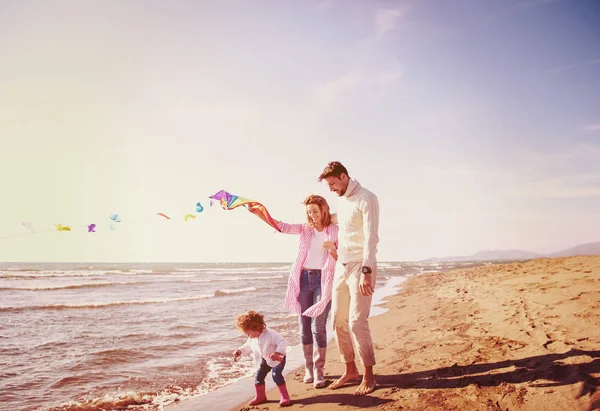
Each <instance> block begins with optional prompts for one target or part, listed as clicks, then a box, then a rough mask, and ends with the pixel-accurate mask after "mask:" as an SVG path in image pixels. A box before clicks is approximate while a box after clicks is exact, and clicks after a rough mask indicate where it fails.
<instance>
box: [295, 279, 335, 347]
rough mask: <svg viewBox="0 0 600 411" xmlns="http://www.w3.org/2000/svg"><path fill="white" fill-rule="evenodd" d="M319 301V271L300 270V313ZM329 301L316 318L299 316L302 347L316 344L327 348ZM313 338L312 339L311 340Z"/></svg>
mask: <svg viewBox="0 0 600 411" xmlns="http://www.w3.org/2000/svg"><path fill="white" fill-rule="evenodd" d="M320 300H321V270H302V273H301V274H300V296H299V297H298V302H299V303H300V308H301V309H302V312H304V311H306V310H307V309H308V308H309V307H310V306H311V305H313V304H316V303H317V302H319V301H320ZM330 310H331V301H330V302H329V304H327V307H326V308H325V310H324V311H323V312H322V313H321V314H319V316H318V317H314V318H313V317H306V316H304V315H301V316H300V335H301V338H302V344H303V345H309V344H313V343H314V344H316V345H317V347H319V348H325V347H327V316H328V315H329V311H330ZM313 336H314V338H313Z"/></svg>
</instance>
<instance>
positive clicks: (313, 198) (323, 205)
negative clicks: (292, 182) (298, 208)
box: [304, 194, 331, 228]
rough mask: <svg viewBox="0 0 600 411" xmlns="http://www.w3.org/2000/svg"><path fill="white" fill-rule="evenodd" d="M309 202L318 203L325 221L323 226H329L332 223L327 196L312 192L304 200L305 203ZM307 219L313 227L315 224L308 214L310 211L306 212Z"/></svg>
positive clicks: (322, 219) (322, 220)
mask: <svg viewBox="0 0 600 411" xmlns="http://www.w3.org/2000/svg"><path fill="white" fill-rule="evenodd" d="M309 204H316V205H317V206H318V207H319V210H321V222H322V223H323V228H325V227H327V226H328V225H329V224H331V214H330V213H329V204H327V200H325V198H323V197H321V196H318V195H315V194H311V195H309V196H308V197H306V199H305V200H304V205H305V206H307V205H309ZM306 220H307V221H308V225H310V226H311V227H313V226H314V223H313V221H312V220H311V218H310V217H309V216H308V212H307V213H306Z"/></svg>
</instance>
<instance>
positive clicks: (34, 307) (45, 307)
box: [0, 287, 256, 312]
mask: <svg viewBox="0 0 600 411" xmlns="http://www.w3.org/2000/svg"><path fill="white" fill-rule="evenodd" d="M251 291H256V288H255V287H246V288H238V289H233V290H216V291H214V292H213V293H212V294H200V295H195V296H192V297H178V298H151V299H147V300H128V301H107V302H97V303H73V304H48V305H30V306H24V307H0V312H20V311H28V310H68V309H90V308H106V307H114V306H119V305H137V304H168V303H177V302H184V301H197V300H204V299H206V298H214V297H223V296H227V295H233V294H240V293H246V292H251Z"/></svg>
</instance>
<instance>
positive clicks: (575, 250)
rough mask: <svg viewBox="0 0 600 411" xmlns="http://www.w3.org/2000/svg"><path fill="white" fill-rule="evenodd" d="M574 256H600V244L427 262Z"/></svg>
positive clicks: (487, 252)
mask: <svg viewBox="0 0 600 411" xmlns="http://www.w3.org/2000/svg"><path fill="white" fill-rule="evenodd" d="M574 255H600V242H597V243H588V244H579V245H576V246H575V247H571V248H567V249H566V250H561V251H557V252H554V253H548V254H541V253H534V252H532V251H524V250H482V251H478V252H476V253H475V254H472V255H466V256H454V257H439V258H428V259H426V260H423V261H426V262H436V261H505V260H511V261H514V260H531V259H534V258H542V257H570V256H574Z"/></svg>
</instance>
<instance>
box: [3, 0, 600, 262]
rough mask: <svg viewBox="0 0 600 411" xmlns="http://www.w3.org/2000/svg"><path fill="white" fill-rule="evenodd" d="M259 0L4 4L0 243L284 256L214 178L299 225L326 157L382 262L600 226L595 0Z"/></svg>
mask: <svg viewBox="0 0 600 411" xmlns="http://www.w3.org/2000/svg"><path fill="white" fill-rule="evenodd" d="M256 4H258V3H256ZM256 4H254V3H252V2H245V1H239V0H238V1H223V2H218V3H215V2H190V1H174V2H169V3H164V2H156V1H135V0H133V1H130V2H125V3H124V2H115V1H106V2H101V3H94V4H92V3H81V2H76V1H67V0H53V1H50V2H45V1H30V2H19V1H5V2H2V3H0V53H1V54H2V56H3V63H2V65H0V88H1V89H2V93H1V94H0V142H1V143H2V150H1V151H0V175H1V176H2V177H0V178H1V187H2V200H3V201H2V213H0V261H21V262H28V261H32V260H33V261H42V260H43V261H47V262H59V261H74V260H77V261H81V262H86V261H97V262H102V261H110V262H119V261H151V260H152V261H178V262H186V261H223V262H224V261H228V262H235V261H245V262H255V261H282V262H291V261H293V259H294V258H295V256H296V253H297V245H298V238H297V237H296V236H285V235H282V234H276V233H274V230H273V229H272V228H271V227H269V226H267V225H266V224H265V223H264V222H262V221H261V220H259V219H258V218H256V217H255V216H253V215H251V214H250V213H248V212H247V211H246V210H243V209H236V210H232V211H223V210H221V209H220V207H218V206H214V207H209V206H208V196H210V195H212V194H214V193H216V192H217V191H219V190H221V189H224V190H227V191H229V192H231V193H233V194H237V195H241V196H243V197H248V198H251V199H255V200H258V201H260V202H262V203H263V204H264V205H265V206H266V207H267V208H268V210H269V211H270V212H271V214H272V215H273V217H274V218H276V219H279V220H284V221H287V222H303V221H304V210H303V206H302V204H301V201H302V200H303V199H304V198H305V197H306V196H307V195H308V194H310V193H316V194H321V195H323V196H325V197H326V198H327V200H328V201H329V202H330V205H331V208H332V210H333V211H335V210H336V208H337V205H336V203H337V198H336V197H335V196H334V195H332V194H331V193H329V192H328V190H327V187H326V186H325V185H324V184H319V183H318V182H317V181H316V179H317V176H318V175H319V174H320V172H321V171H322V169H323V168H324V166H325V165H326V164H327V162H329V161H332V160H338V161H341V162H342V163H344V165H346V167H347V168H348V170H349V172H350V175H351V176H352V177H355V178H357V179H358V181H359V182H360V183H361V184H362V185H363V186H365V187H366V188H368V189H370V190H371V191H373V192H374V193H375V194H377V196H378V197H379V202H380V207H381V221H380V244H379V253H378V259H379V261H419V260H423V259H427V258H434V257H436V256H437V257H446V256H460V255H470V254H473V253H475V252H477V251H479V250H488V249H520V250H528V251H533V252H538V253H550V252H555V251H559V250H562V249H566V248H569V247H572V246H575V245H577V244H584V243H590V242H594V241H599V240H600V239H599V238H598V234H597V232H598V229H597V227H600V49H599V48H598V44H600V3H598V2H596V1H571V0H526V1H516V0H514V1H511V0H507V1H502V2H417V1H380V0H374V1H370V2H361V1H336V0H320V1H307V2H278V1H271V0H268V1H264V2H261V3H260V7H257V6H256ZM198 201H200V202H202V204H203V205H204V207H205V208H204V211H203V212H202V213H201V214H197V218H196V219H195V220H192V221H188V222H184V221H183V217H184V215H185V214H187V213H194V210H195V208H194V207H195V204H196V202H198ZM159 212H162V213H166V214H167V215H169V216H171V217H172V219H171V220H168V221H167V220H165V219H164V218H161V217H158V216H157V215H156V214H157V213H159ZM113 213H119V214H120V215H121V218H122V223H117V224H116V225H115V226H116V229H115V230H111V229H110V228H109V224H110V223H111V221H110V220H109V218H108V216H109V215H110V214H113ZM23 223H26V224H29V223H30V224H31V225H32V227H33V229H34V230H36V231H43V230H52V229H53V228H54V224H57V223H58V224H63V225H71V226H72V227H73V231H71V232H58V231H53V232H48V233H44V234H35V235H26V234H27V233H28V230H29V229H28V228H26V227H25V226H23ZM91 223H94V224H96V225H97V228H96V231H97V232H96V233H89V234H88V233H87V230H86V225H87V224H91ZM13 236H14V237H13ZM6 237H12V238H6Z"/></svg>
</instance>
